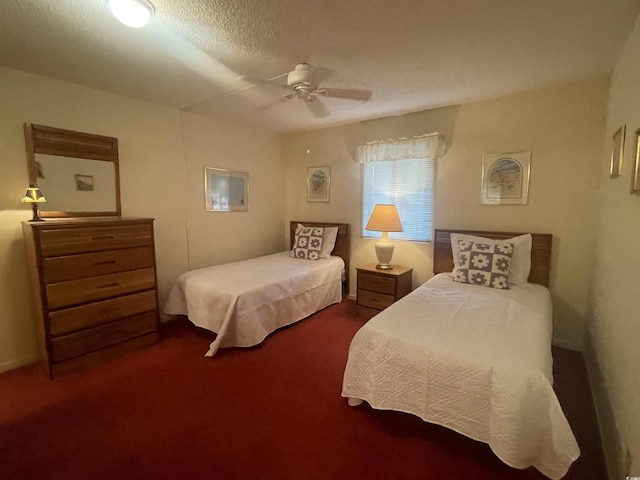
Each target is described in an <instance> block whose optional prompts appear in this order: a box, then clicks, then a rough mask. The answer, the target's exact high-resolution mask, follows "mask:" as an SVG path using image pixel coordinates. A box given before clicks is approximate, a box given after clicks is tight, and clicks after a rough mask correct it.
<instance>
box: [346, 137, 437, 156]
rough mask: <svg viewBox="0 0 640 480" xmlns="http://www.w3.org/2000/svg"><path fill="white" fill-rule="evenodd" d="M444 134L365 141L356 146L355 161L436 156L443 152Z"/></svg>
mask: <svg viewBox="0 0 640 480" xmlns="http://www.w3.org/2000/svg"><path fill="white" fill-rule="evenodd" d="M444 149H445V142H444V135H443V134H441V133H428V134H426V135H419V136H417V137H411V138H397V139H391V140H378V141H375V142H367V143H365V144H364V145H360V146H358V151H357V162H358V163H371V162H383V161H390V160H406V159H409V158H434V159H435V158H438V157H440V156H442V155H443V154H444Z"/></svg>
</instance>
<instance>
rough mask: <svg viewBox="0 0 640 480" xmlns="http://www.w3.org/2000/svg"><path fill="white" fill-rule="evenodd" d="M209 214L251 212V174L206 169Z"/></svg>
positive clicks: (206, 194) (206, 196)
mask: <svg viewBox="0 0 640 480" xmlns="http://www.w3.org/2000/svg"><path fill="white" fill-rule="evenodd" d="M204 184H205V187H204V188H205V199H206V200H205V209H206V210H207V212H247V211H249V174H248V173H247V172H236V171H233V170H225V169H224V168H210V167H206V168H205V169H204Z"/></svg>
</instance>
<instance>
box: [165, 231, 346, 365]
mask: <svg viewBox="0 0 640 480" xmlns="http://www.w3.org/2000/svg"><path fill="white" fill-rule="evenodd" d="M301 223H304V224H305V226H306V225H314V226H317V227H337V237H336V240H335V246H334V248H333V252H331V250H329V251H330V252H331V255H330V256H329V255H327V258H319V259H317V260H310V259H301V258H294V257H292V256H291V255H290V253H291V251H290V250H287V251H285V252H279V253H275V254H272V255H266V256H263V257H258V258H253V259H249V260H244V261H240V262H234V263H229V264H224V265H216V266H213V267H208V268H201V269H197V270H193V271H190V272H186V273H184V274H182V275H181V276H180V277H179V278H178V279H177V280H176V282H175V284H174V286H173V288H172V290H171V292H170V294H169V299H168V301H167V303H166V305H165V308H164V312H165V313H167V314H171V315H187V317H188V318H189V320H190V321H191V322H192V323H193V324H194V325H196V326H198V327H201V328H205V329H207V330H210V331H211V332H214V333H216V334H217V335H216V338H215V340H214V341H213V342H212V343H211V345H210V347H209V350H208V351H207V353H206V356H213V355H214V354H215V353H216V352H217V350H218V349H219V348H221V347H250V346H254V345H258V344H259V343H261V342H262V341H263V340H264V339H265V338H266V337H267V336H268V335H269V334H270V333H272V332H274V331H275V330H277V329H278V328H281V327H284V326H286V325H290V324H292V323H294V322H297V321H299V320H301V319H303V318H306V317H308V316H309V315H311V314H313V313H315V312H317V311H318V310H321V309H323V308H325V307H327V306H329V305H331V304H334V303H338V302H340V301H341V300H342V293H343V288H344V287H343V280H346V281H348V276H346V275H347V272H348V265H349V225H348V224H327V223H322V224H320V223H315V222H301ZM297 225H298V222H291V238H292V244H293V241H294V238H295V233H296V226H297ZM345 276H346V279H345ZM347 285H348V283H347Z"/></svg>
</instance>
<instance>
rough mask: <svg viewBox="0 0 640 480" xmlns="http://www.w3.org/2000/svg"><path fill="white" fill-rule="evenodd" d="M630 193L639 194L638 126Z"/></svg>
mask: <svg viewBox="0 0 640 480" xmlns="http://www.w3.org/2000/svg"><path fill="white" fill-rule="evenodd" d="M631 193H635V194H636V195H640V128H639V129H638V130H636V148H635V150H634V155H633V170H632V171H631Z"/></svg>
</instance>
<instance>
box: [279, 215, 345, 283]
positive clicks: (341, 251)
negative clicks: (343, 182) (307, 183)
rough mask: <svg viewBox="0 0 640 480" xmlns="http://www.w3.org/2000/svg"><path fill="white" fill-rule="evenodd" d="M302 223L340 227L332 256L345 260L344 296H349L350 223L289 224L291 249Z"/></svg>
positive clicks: (293, 222)
mask: <svg viewBox="0 0 640 480" xmlns="http://www.w3.org/2000/svg"><path fill="white" fill-rule="evenodd" d="M299 223H301V224H302V225H304V226H305V227H338V236H337V237H336V244H335V246H334V247H333V251H332V252H331V254H332V255H336V256H338V257H340V258H342V260H344V271H345V273H344V275H345V276H344V281H343V282H342V294H343V295H348V294H349V258H350V257H351V229H350V227H349V224H348V223H329V222H305V221H302V220H296V221H293V220H292V221H290V222H289V245H290V247H289V248H293V241H294V238H295V235H296V228H297V227H298V224H299Z"/></svg>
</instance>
